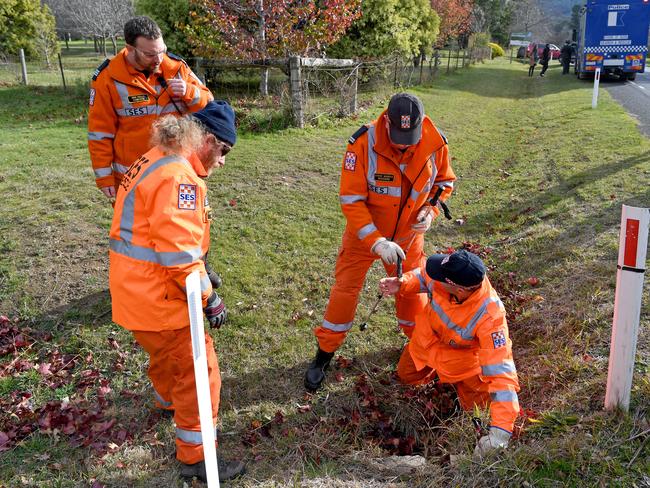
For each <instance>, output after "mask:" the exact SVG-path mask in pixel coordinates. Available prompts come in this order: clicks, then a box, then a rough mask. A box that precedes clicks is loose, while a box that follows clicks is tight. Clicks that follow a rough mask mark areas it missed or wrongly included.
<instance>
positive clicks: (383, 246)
mask: <svg viewBox="0 0 650 488" xmlns="http://www.w3.org/2000/svg"><path fill="white" fill-rule="evenodd" d="M370 252H373V253H375V254H377V255H379V256H380V257H381V259H382V261H384V262H385V263H386V264H395V263H397V258H398V257H400V258H402V259H405V258H406V254H404V251H403V250H402V248H401V247H399V244H396V243H394V242H393V241H389V240H388V239H386V238H385V237H382V238H381V239H377V242H375V243H374V244H373V245H372V248H371V249H370Z"/></svg>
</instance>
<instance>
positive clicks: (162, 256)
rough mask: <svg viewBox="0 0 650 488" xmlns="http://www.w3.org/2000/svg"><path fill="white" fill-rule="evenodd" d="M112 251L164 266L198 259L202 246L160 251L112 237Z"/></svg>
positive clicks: (110, 245)
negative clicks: (183, 249) (184, 249)
mask: <svg viewBox="0 0 650 488" xmlns="http://www.w3.org/2000/svg"><path fill="white" fill-rule="evenodd" d="M109 248H110V249H111V251H113V252H116V253H117V254H121V255H122V256H127V257H130V258H133V259H137V260H138V261H146V262H148V263H156V264H160V265H162V266H177V265H179V264H189V263H193V262H194V261H197V260H198V259H199V258H200V257H201V248H200V247H195V248H194V249H188V250H187V251H172V252H160V251H155V250H154V249H151V248H149V247H143V246H136V245H134V244H131V243H130V242H125V241H118V240H116V239H111V240H110V243H109Z"/></svg>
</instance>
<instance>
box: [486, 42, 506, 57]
mask: <svg viewBox="0 0 650 488" xmlns="http://www.w3.org/2000/svg"><path fill="white" fill-rule="evenodd" d="M488 46H490V49H492V58H498V57H499V56H503V55H505V51H504V50H503V48H502V47H501V46H499V45H498V44H496V43H494V42H488Z"/></svg>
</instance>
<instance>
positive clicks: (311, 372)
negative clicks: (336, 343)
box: [305, 348, 334, 391]
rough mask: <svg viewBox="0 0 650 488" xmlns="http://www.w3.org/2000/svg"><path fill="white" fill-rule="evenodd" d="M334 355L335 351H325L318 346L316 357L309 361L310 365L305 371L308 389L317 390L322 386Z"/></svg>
mask: <svg viewBox="0 0 650 488" xmlns="http://www.w3.org/2000/svg"><path fill="white" fill-rule="evenodd" d="M333 357H334V353H333V352H325V351H323V350H322V349H321V348H318V351H317V352H316V357H315V358H314V360H313V361H312V362H311V363H309V367H308V368H307V371H306V372H305V388H307V390H309V391H316V390H318V389H319V388H320V387H321V385H322V384H323V380H324V379H325V371H327V368H328V367H329V365H330V361H331V360H332V358H333Z"/></svg>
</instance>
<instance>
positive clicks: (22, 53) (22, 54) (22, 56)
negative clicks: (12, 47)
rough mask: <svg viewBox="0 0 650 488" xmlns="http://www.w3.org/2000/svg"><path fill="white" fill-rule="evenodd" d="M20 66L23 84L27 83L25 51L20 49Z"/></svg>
mask: <svg viewBox="0 0 650 488" xmlns="http://www.w3.org/2000/svg"><path fill="white" fill-rule="evenodd" d="M20 68H21V71H22V74H23V85H27V63H25V51H24V50H23V49H22V48H21V49H20Z"/></svg>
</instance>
